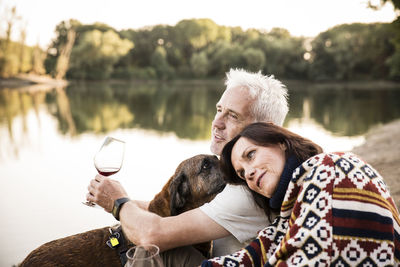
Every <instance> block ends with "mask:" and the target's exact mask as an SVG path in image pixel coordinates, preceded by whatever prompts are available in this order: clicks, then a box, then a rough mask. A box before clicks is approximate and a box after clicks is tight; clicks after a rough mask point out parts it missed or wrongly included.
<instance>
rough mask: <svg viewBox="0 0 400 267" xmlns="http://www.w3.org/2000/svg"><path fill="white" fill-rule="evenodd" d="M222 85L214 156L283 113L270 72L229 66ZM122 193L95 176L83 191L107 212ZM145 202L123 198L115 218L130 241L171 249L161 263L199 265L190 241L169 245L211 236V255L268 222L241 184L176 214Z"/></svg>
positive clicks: (282, 95)
mask: <svg viewBox="0 0 400 267" xmlns="http://www.w3.org/2000/svg"><path fill="white" fill-rule="evenodd" d="M225 85H226V89H225V91H224V93H223V95H222V97H221V99H220V100H219V101H218V103H217V105H216V107H217V113H216V115H215V118H214V120H213V122H212V139H211V146H210V149H211V151H212V152H213V153H214V154H216V155H220V153H221V151H222V149H223V147H224V145H225V144H226V143H227V142H229V141H230V140H231V139H232V138H233V137H235V136H236V135H237V134H238V133H239V132H240V131H241V130H242V129H243V128H244V127H245V126H247V125H248V124H250V123H253V122H273V123H275V124H278V125H282V124H283V121H284V119H285V117H286V114H287V112H288V104H287V90H286V87H285V86H284V85H283V84H282V83H281V82H280V81H278V80H276V79H274V77H273V76H264V75H262V74H261V73H260V72H258V73H250V72H247V71H244V70H242V69H231V70H230V71H229V72H228V73H227V75H226V81H225ZM127 197H128V196H127V193H126V192H125V190H124V189H123V188H122V186H121V185H120V184H119V183H118V182H116V181H114V180H111V179H109V178H106V177H103V176H101V175H97V176H96V177H95V179H93V180H92V181H91V183H90V185H89V193H88V194H87V199H88V200H89V201H94V202H96V203H97V204H99V205H100V206H102V207H103V208H104V209H105V210H106V211H108V212H111V211H112V208H113V206H114V204H115V201H116V200H118V199H121V198H127ZM147 207H148V202H141V201H136V200H130V201H128V202H126V203H125V204H124V205H123V206H122V208H121V210H120V213H119V216H120V221H121V224H122V227H123V230H124V233H125V235H126V236H127V237H128V238H129V239H130V241H132V242H133V243H134V244H156V245H157V246H159V247H160V250H161V251H166V250H170V251H172V252H171V255H169V256H168V252H166V253H165V255H164V256H163V258H164V264H165V265H166V266H178V265H180V266H188V265H189V264H190V265H196V264H197V265H199V264H200V263H201V260H202V259H203V257H202V255H201V254H200V253H197V254H198V255H197V254H196V253H195V252H194V251H195V250H194V249H192V250H191V246H189V247H186V249H181V250H179V249H178V250H177V251H176V252H175V253H174V252H173V251H174V250H171V249H174V248H178V247H182V246H187V245H192V244H197V243H202V242H206V241H210V240H214V248H213V256H219V255H226V254H229V253H232V252H234V251H237V250H238V249H240V248H242V247H244V246H245V245H246V242H247V241H251V240H252V239H253V238H254V237H255V236H256V235H257V232H258V231H259V230H261V229H263V228H265V227H266V226H267V225H268V224H269V220H268V218H267V217H266V215H265V214H264V212H263V211H262V210H261V209H260V208H258V206H257V205H256V204H255V203H254V201H253V198H252V196H251V193H250V192H249V191H248V190H247V189H246V188H245V187H242V186H233V185H227V186H226V187H225V189H224V190H223V191H222V192H221V193H220V194H218V195H217V196H216V198H215V199H214V200H212V201H211V202H209V203H207V204H205V205H203V206H201V207H200V208H197V209H194V210H190V211H188V212H185V213H182V214H180V215H177V216H171V217H160V216H158V215H156V214H153V213H151V212H149V211H147ZM192 252H193V253H192ZM185 253H186V254H185ZM166 255H167V256H166ZM171 258H179V261H178V262H177V261H174V260H173V259H171ZM175 260H176V259H175Z"/></svg>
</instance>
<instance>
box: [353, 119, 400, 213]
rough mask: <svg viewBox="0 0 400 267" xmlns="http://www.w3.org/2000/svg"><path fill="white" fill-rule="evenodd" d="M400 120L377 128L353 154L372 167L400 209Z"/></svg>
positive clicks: (370, 132) (368, 134) (371, 131)
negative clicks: (379, 175) (387, 187)
mask: <svg viewBox="0 0 400 267" xmlns="http://www.w3.org/2000/svg"><path fill="white" fill-rule="evenodd" d="M399 140H400V120H396V121H393V122H391V123H388V124H385V125H382V126H379V127H375V128H373V129H371V130H370V131H369V132H368V133H367V135H366V142H365V143H364V144H363V145H361V146H359V147H356V148H354V149H353V152H354V153H355V154H357V155H359V156H360V157H361V158H362V159H364V160H365V161H367V162H368V163H369V164H371V165H372V167H374V168H375V169H376V170H377V171H378V172H379V173H380V174H381V175H382V176H383V179H384V180H385V182H386V184H387V185H388V186H389V189H390V193H391V195H392V197H393V199H394V201H395V202H396V205H397V207H398V208H400V142H399Z"/></svg>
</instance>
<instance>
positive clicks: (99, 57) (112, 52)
mask: <svg viewBox="0 0 400 267" xmlns="http://www.w3.org/2000/svg"><path fill="white" fill-rule="evenodd" d="M131 48H133V43H132V42H131V41H129V40H126V39H121V38H120V37H119V35H118V34H117V33H115V32H114V31H112V30H108V31H106V32H101V31H99V30H93V31H89V32H85V33H84V34H83V36H81V39H80V42H79V44H78V45H76V46H74V48H73V49H72V53H71V68H70V69H69V71H68V74H67V76H68V77H71V78H81V79H107V78H109V77H110V75H111V73H112V72H113V70H114V64H115V63H116V62H117V61H118V60H119V59H120V58H121V57H122V56H123V55H126V54H127V53H128V51H129V50H130V49H131Z"/></svg>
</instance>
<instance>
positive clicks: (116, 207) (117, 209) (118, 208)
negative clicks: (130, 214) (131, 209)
mask: <svg viewBox="0 0 400 267" xmlns="http://www.w3.org/2000/svg"><path fill="white" fill-rule="evenodd" d="M128 201H130V199H129V198H127V197H122V198H118V199H116V200H115V201H114V206H113V209H112V215H113V216H114V218H115V219H117V220H118V221H119V212H120V211H121V208H122V205H124V204H125V203H126V202H128Z"/></svg>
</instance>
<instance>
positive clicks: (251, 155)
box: [247, 150, 256, 159]
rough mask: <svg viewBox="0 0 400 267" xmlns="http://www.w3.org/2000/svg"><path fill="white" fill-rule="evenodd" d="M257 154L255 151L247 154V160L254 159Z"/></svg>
mask: <svg viewBox="0 0 400 267" xmlns="http://www.w3.org/2000/svg"><path fill="white" fill-rule="evenodd" d="M255 153H256V151H255V150H252V151H250V152H249V153H247V158H248V159H252V158H253V157H254V154H255Z"/></svg>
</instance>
